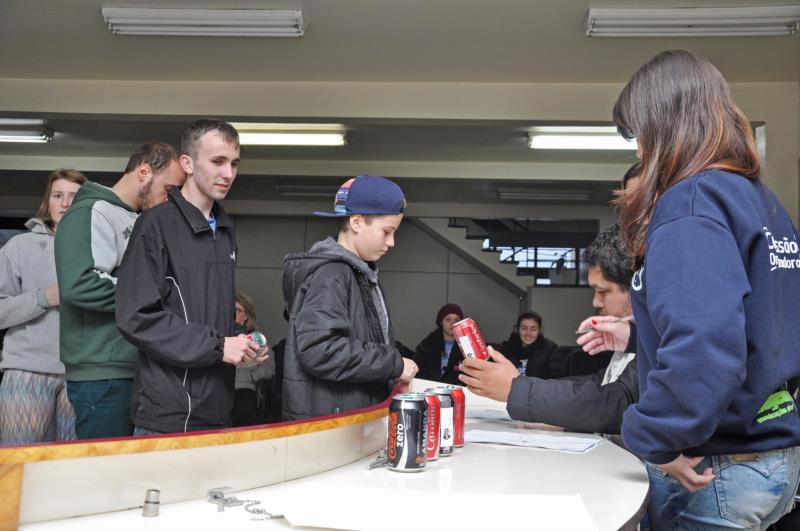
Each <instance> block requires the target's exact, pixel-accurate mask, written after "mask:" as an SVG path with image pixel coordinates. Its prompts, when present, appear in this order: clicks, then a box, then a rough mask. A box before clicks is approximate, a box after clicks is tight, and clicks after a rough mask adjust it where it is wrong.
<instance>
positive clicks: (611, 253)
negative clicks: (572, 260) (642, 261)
mask: <svg viewBox="0 0 800 531" xmlns="http://www.w3.org/2000/svg"><path fill="white" fill-rule="evenodd" d="M584 261H585V262H586V265H588V266H589V267H599V268H600V270H601V271H602V272H603V276H604V277H605V278H606V280H608V281H610V282H613V283H614V284H617V285H619V287H620V288H622V289H623V290H624V291H626V292H627V291H628V289H629V288H630V285H631V278H632V277H633V260H632V259H631V256H630V254H628V252H627V249H626V248H625V242H623V241H622V237H621V236H620V232H619V224H618V223H614V224H613V225H611V226H610V227H608V228H606V229H605V230H602V231H600V234H598V235H597V238H595V239H594V241H593V242H592V243H591V245H589V248H588V249H586V254H585V255H584Z"/></svg>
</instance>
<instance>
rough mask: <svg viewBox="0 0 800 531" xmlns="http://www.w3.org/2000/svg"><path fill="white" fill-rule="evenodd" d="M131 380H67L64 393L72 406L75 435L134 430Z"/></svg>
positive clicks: (107, 434)
mask: <svg viewBox="0 0 800 531" xmlns="http://www.w3.org/2000/svg"><path fill="white" fill-rule="evenodd" d="M132 387H133V380H131V379H119V378H115V379H112V380H96V381H91V382H67V396H68V397H69V401H70V402H71V403H72V407H73V409H74V410H75V433H76V434H77V436H78V439H97V438H105V437H125V436H128V435H130V434H131V433H133V425H132V424H131V388H132Z"/></svg>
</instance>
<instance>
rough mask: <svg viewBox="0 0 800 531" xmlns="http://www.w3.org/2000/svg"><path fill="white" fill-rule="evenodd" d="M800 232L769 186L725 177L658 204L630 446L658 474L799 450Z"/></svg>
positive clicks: (626, 425)
mask: <svg viewBox="0 0 800 531" xmlns="http://www.w3.org/2000/svg"><path fill="white" fill-rule="evenodd" d="M798 239H799V238H798V231H797V228H796V227H795V226H794V225H793V223H792V221H791V219H790V218H789V216H788V214H787V213H786V210H785V209H784V208H783V206H781V204H780V203H779V202H778V200H777V198H776V197H775V195H774V194H773V193H772V192H771V191H770V190H768V189H767V188H766V187H765V186H764V185H763V184H762V183H761V182H760V181H752V180H750V179H746V178H745V177H742V176H741V175H737V174H733V173H727V172H723V171H718V170H710V171H705V172H702V173H700V174H698V175H695V176H693V177H690V178H687V179H685V180H683V181H681V182H679V183H678V184H676V185H674V186H672V187H671V188H670V189H669V190H667V192H666V193H665V194H664V195H663V196H662V198H661V199H660V200H659V202H658V205H657V206H656V209H655V212H654V213H653V217H652V219H651V221H650V227H649V231H648V236H647V247H646V251H645V261H644V266H643V267H642V268H641V269H640V270H639V271H637V272H636V274H635V275H634V277H633V281H632V284H631V287H632V289H631V300H632V303H633V309H634V316H635V318H636V325H637V332H638V349H637V359H638V360H639V381H640V386H641V394H640V397H639V402H638V403H637V404H634V405H633V406H631V407H630V408H628V410H627V411H626V412H625V415H624V417H623V424H622V436H623V438H624V440H625V444H626V445H627V446H628V447H629V448H630V449H631V450H632V451H633V452H635V453H637V454H639V455H641V456H643V457H644V458H645V459H647V460H648V461H650V462H652V463H657V464H663V463H668V462H670V461H672V460H673V459H675V458H676V457H678V455H679V454H680V453H683V454H685V455H690V456H701V455H702V456H706V455H724V454H736V453H749V452H758V451H767V450H774V449H779V448H788V447H791V446H796V445H800V417H798V413H797V410H796V409H795V404H794V401H792V400H791V397H790V396H789V395H788V393H786V392H780V391H781V388H782V386H784V383H785V382H786V380H788V379H790V378H792V377H794V376H797V375H799V374H800V252H799V250H798Z"/></svg>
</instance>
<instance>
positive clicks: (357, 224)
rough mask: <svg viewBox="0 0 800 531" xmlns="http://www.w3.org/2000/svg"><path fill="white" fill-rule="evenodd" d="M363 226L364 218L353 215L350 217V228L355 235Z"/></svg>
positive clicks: (359, 215)
mask: <svg viewBox="0 0 800 531" xmlns="http://www.w3.org/2000/svg"><path fill="white" fill-rule="evenodd" d="M363 226H364V216H362V215H361V214H354V215H352V216H350V228H351V229H353V232H354V233H355V234H358V233H359V232H361V228H362V227H363Z"/></svg>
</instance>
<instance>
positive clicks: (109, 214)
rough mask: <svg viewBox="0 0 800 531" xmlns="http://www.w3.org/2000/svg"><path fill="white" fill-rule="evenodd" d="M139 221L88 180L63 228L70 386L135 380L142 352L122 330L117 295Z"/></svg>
mask: <svg viewBox="0 0 800 531" xmlns="http://www.w3.org/2000/svg"><path fill="white" fill-rule="evenodd" d="M136 217H137V214H136V212H134V211H133V210H132V209H131V207H130V206H129V205H127V204H125V203H124V202H123V201H122V200H121V199H120V198H119V197H118V196H117V195H116V194H115V193H114V192H112V191H111V189H109V188H106V187H105V186H101V185H99V184H96V183H93V182H90V181H87V182H85V183H84V184H83V185H82V186H81V188H80V190H78V193H77V194H76V195H75V199H74V201H73V202H72V206H71V207H70V209H69V210H68V211H67V213H66V214H64V217H63V219H62V220H61V223H59V225H58V231H56V241H55V255H56V275H57V277H58V289H59V296H60V299H61V302H60V309H59V313H60V316H61V326H60V333H59V343H60V350H61V361H62V362H63V363H64V367H65V369H66V379H67V381H94V380H106V379H111V378H133V375H134V371H135V369H136V363H137V360H138V351H137V350H136V347H134V346H133V345H131V344H130V343H128V342H127V341H125V339H123V338H122V336H121V335H120V333H119V330H118V329H117V325H116V324H115V322H114V296H115V291H116V284H117V276H116V275H117V270H118V269H119V265H120V263H121V262H122V256H123V254H125V248H126V247H127V245H128V238H129V237H130V235H131V232H132V231H133V224H134V222H135V221H136Z"/></svg>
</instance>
